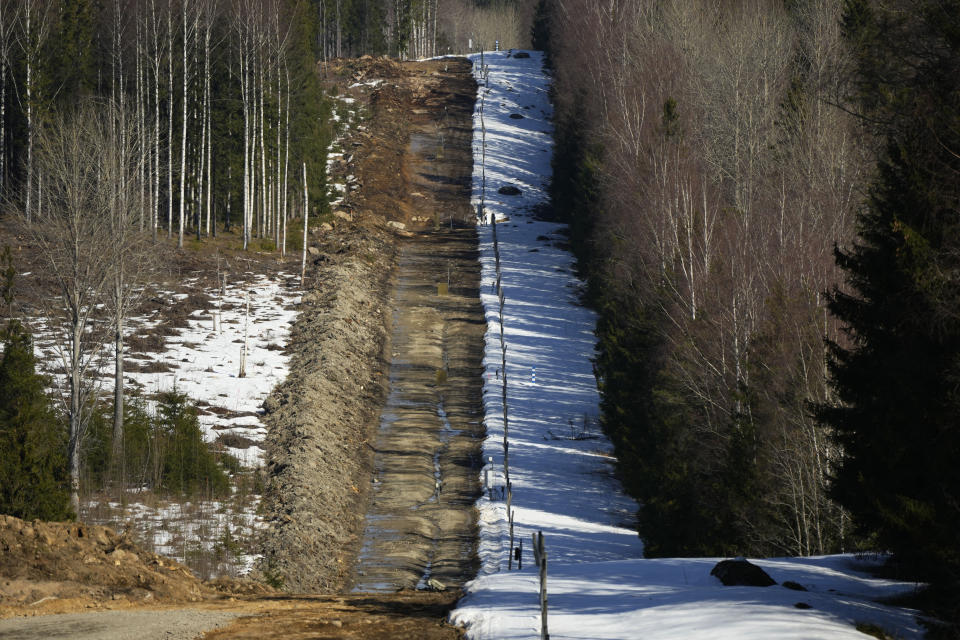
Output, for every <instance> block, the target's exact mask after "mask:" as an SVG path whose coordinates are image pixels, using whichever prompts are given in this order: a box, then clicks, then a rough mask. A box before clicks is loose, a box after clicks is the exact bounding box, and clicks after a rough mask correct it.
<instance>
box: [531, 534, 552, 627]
mask: <svg viewBox="0 0 960 640" xmlns="http://www.w3.org/2000/svg"><path fill="white" fill-rule="evenodd" d="M535 538H536V541H535V545H534V549H535V551H534V556H535V557H536V559H537V565H538V566H539V568H540V640H550V633H549V632H548V631H547V550H546V549H544V547H543V531H538V532H537V533H536V535H535Z"/></svg>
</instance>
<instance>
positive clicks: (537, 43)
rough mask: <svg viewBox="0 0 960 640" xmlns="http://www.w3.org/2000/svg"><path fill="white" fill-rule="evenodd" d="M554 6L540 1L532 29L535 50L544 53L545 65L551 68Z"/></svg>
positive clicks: (545, 0) (531, 36)
mask: <svg viewBox="0 0 960 640" xmlns="http://www.w3.org/2000/svg"><path fill="white" fill-rule="evenodd" d="M552 12H553V5H552V4H551V0H538V2H537V8H536V10H535V12H534V14H533V25H532V26H531V27H530V41H531V44H532V45H533V48H534V49H536V50H537V51H543V64H544V66H546V67H548V68H549V67H550V66H551V64H552V62H551V60H550V20H551V19H552V15H551V14H552Z"/></svg>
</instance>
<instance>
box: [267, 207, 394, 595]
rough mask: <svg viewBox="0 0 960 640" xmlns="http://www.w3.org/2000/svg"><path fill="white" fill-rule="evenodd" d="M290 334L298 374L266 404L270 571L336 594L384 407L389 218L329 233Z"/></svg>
mask: <svg viewBox="0 0 960 640" xmlns="http://www.w3.org/2000/svg"><path fill="white" fill-rule="evenodd" d="M318 249H319V251H318V256H317V257H316V258H314V261H313V262H314V265H313V269H311V271H310V290H309V291H308V292H307V293H306V294H305V295H304V296H303V302H302V306H301V309H300V314H299V315H298V316H297V320H296V323H295V324H294V325H293V327H292V328H291V335H290V342H289V344H290V349H291V351H292V355H291V362H290V374H289V375H288V376H287V379H286V381H284V383H283V384H281V385H280V386H279V387H277V388H276V389H275V390H274V391H273V393H272V394H271V395H270V397H269V398H267V401H266V402H265V403H264V408H265V409H266V411H267V415H266V419H265V420H266V423H267V427H268V429H269V432H268V435H267V439H266V447H267V458H268V460H269V462H268V465H267V471H268V472H269V474H270V482H269V486H268V488H267V491H266V492H265V493H264V503H263V507H264V513H265V514H266V519H267V522H268V525H269V531H268V535H267V536H265V541H264V550H263V553H264V557H263V561H262V565H261V570H262V573H263V575H264V577H265V578H266V579H268V580H270V581H272V582H274V583H276V584H281V585H282V586H283V587H284V588H285V589H290V590H293V591H299V592H305V591H306V592H310V591H313V592H317V591H328V590H333V589H336V588H338V587H339V586H340V584H341V583H342V581H343V578H344V576H345V575H346V573H347V571H348V570H349V568H350V566H351V558H350V556H351V554H352V552H353V546H354V545H355V543H356V539H357V535H358V529H359V525H360V523H361V522H362V518H363V512H364V507H365V505H366V500H367V492H366V487H367V485H368V478H369V475H370V470H371V468H372V449H371V446H370V444H369V441H368V438H369V437H370V434H371V429H372V427H373V425H375V423H376V417H377V412H378V410H379V407H380V405H381V404H382V402H383V396H384V381H385V375H384V372H385V370H386V364H385V362H384V355H385V348H386V342H387V330H386V310H387V306H386V297H387V295H388V291H389V286H390V276H391V274H392V272H393V262H394V255H395V252H396V248H395V245H394V239H393V234H392V233H391V232H389V231H387V227H386V224H385V223H382V222H381V224H380V225H373V224H365V225H357V226H356V227H355V228H351V229H345V228H344V227H343V226H342V225H338V227H337V229H336V230H334V231H333V232H331V233H329V234H327V235H325V236H323V239H322V242H321V244H320V245H319V247H318Z"/></svg>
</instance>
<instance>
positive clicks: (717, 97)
mask: <svg viewBox="0 0 960 640" xmlns="http://www.w3.org/2000/svg"><path fill="white" fill-rule="evenodd" d="M555 6H556V9H557V10H556V11H554V16H553V17H554V20H553V23H552V29H553V30H552V32H551V40H550V42H551V50H550V52H551V56H552V60H553V64H554V68H555V73H556V88H555V96H556V106H557V130H558V142H557V147H558V148H557V156H556V161H555V163H556V166H555V176H554V182H553V191H554V202H555V203H557V205H558V207H559V208H560V211H559V213H560V214H561V215H562V216H564V217H565V218H567V219H569V220H570V222H571V224H572V225H573V228H574V237H575V238H576V239H577V244H578V249H579V253H580V258H581V261H582V264H583V265H584V267H585V268H586V269H587V271H588V273H589V276H590V282H591V291H592V295H593V297H594V302H595V303H596V305H597V306H598V309H599V310H600V312H601V320H600V326H599V329H598V332H599V336H600V351H599V356H598V363H597V364H598V371H599V373H600V376H601V386H602V390H603V403H604V406H603V409H604V416H605V420H606V424H607V428H608V430H609V431H610V433H611V435H612V436H613V437H614V439H615V442H616V445H617V447H618V453H619V457H620V459H621V462H622V464H621V468H622V472H623V474H624V478H625V481H626V483H627V485H628V487H629V488H630V489H631V490H632V491H634V492H635V494H636V495H637V496H638V497H639V498H640V500H641V502H642V503H643V508H642V510H641V514H640V515H641V522H640V532H641V535H642V536H643V538H644V540H645V543H646V549H647V553H648V554H650V555H690V554H695V555H714V554H720V555H730V554H734V555H736V554H751V555H777V554H784V553H786V554H811V553H824V552H827V551H833V550H837V549H840V548H842V547H844V539H845V536H846V535H847V533H848V527H847V522H846V516H845V514H844V512H843V511H842V510H841V509H839V508H838V507H837V505H836V504H835V503H834V502H833V501H832V500H831V499H830V497H829V496H828V493H827V485H828V480H829V475H830V471H831V466H832V465H833V464H834V463H835V462H836V460H837V459H838V449H837V446H836V444H835V443H834V441H833V440H832V439H831V438H830V437H829V433H828V430H827V429H825V428H824V427H823V426H822V425H820V424H818V422H817V421H816V420H815V419H814V417H813V415H812V414H811V411H810V405H811V403H816V402H825V401H827V400H828V399H829V398H830V394H831V391H830V387H829V385H828V378H827V371H826V367H825V359H824V346H823V337H824V336H825V335H826V336H831V337H832V338H834V339H835V340H842V337H841V333H840V323H839V322H838V321H837V320H835V319H834V318H833V317H832V315H831V314H829V313H827V311H826V306H825V305H826V300H825V299H824V295H823V292H825V291H827V290H828V289H830V288H831V287H832V286H833V285H835V284H837V283H839V282H841V281H842V274H841V273H840V270H839V268H838V267H837V266H836V264H835V262H834V259H833V246H834V243H845V242H848V241H849V240H850V239H851V238H852V234H853V230H854V224H853V223H854V213H855V210H856V208H857V205H858V204H859V202H860V199H861V198H862V195H863V189H864V187H865V184H866V179H867V177H868V175H869V174H868V157H869V148H868V145H867V144H864V141H863V138H862V135H861V133H860V131H859V128H858V125H857V123H856V121H855V119H854V118H853V117H851V116H850V115H848V114H847V113H845V112H844V111H843V110H841V109H838V108H836V107H835V106H832V105H833V104H834V103H835V101H836V99H837V97H838V96H840V95H842V93H843V91H844V90H845V87H844V82H845V80H844V76H843V69H844V65H845V64H846V59H845V57H846V56H847V55H848V54H847V53H846V49H845V48H844V47H843V46H842V38H841V30H840V10H841V7H840V4H839V3H838V2H836V1H832V0H803V1H799V2H793V3H789V4H787V5H785V4H784V3H782V2H776V1H773V0H770V1H767V0H748V1H745V2H736V3H719V4H718V3H712V2H701V1H699V0H669V1H667V2H659V3H632V2H615V3H592V2H582V3H579V2H575V1H570V0H566V1H564V2H562V3H560V2H558V3H556V4H555ZM561 9H562V10H561ZM568 16H569V18H568ZM573 16H576V19H574V18H573ZM600 43H603V44H602V45H601V44H600Z"/></svg>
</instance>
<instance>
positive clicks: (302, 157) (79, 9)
mask: <svg viewBox="0 0 960 640" xmlns="http://www.w3.org/2000/svg"><path fill="white" fill-rule="evenodd" d="M318 29H319V26H318V25H317V24H316V20H315V12H314V11H313V7H312V5H311V3H309V2H306V1H305V0H303V1H301V0H283V1H278V2H271V3H265V2H257V1H253V0H237V1H227V0H176V1H174V0H138V1H121V0H71V1H69V2H66V1H64V0H7V1H5V2H4V3H3V5H2V7H0V181H2V182H0V192H2V193H3V194H4V195H5V196H6V198H7V199H8V200H15V201H16V202H17V204H18V207H19V208H20V209H21V210H22V213H23V214H24V215H25V216H26V218H27V219H28V220H29V219H31V218H32V217H33V216H34V215H35V214H36V211H37V208H38V207H40V206H42V201H43V189H44V179H45V176H44V167H42V166H39V165H38V156H39V155H41V154H40V149H39V148H38V145H39V144H40V141H42V140H43V134H44V132H45V131H49V130H50V129H51V128H52V127H54V126H56V125H57V123H58V122H62V117H61V116H62V114H63V112H64V111H68V110H71V109H74V108H75V106H76V105H77V104H78V103H81V102H83V101H85V100H91V99H97V100H101V101H108V102H109V103H110V104H111V105H113V106H114V107H115V108H116V109H117V110H118V112H119V113H120V120H121V127H122V128H124V129H125V130H126V131H127V132H128V133H129V135H131V136H133V139H134V141H135V144H134V145H133V146H132V147H131V152H134V153H136V154H137V155H138V157H139V158H138V160H137V163H136V164H137V167H136V176H135V180H136V185H137V188H136V190H135V193H134V194H133V195H135V196H136V197H137V199H138V204H139V206H138V207H137V211H136V216H137V218H138V227H139V228H140V229H150V230H151V231H152V233H153V235H154V238H156V236H157V235H158V233H166V235H168V236H170V235H176V236H177V239H178V245H179V246H183V238H184V235H185V234H187V233H193V234H195V235H196V236H197V238H198V239H199V238H201V237H203V236H210V235H215V234H216V233H217V230H218V226H219V227H220V228H226V229H230V227H231V226H236V227H238V228H242V229H243V230H244V232H243V233H244V244H245V245H246V244H247V243H248V242H249V239H250V237H253V236H259V237H266V238H273V239H275V240H279V230H280V226H281V224H280V222H281V221H282V220H283V218H284V216H286V215H290V213H291V212H290V210H291V208H293V207H297V206H298V205H299V203H301V202H302V200H301V199H299V198H291V197H290V195H289V194H290V193H302V192H303V190H302V187H301V186H300V185H299V180H300V178H299V176H300V175H301V171H299V169H300V167H301V164H302V163H306V164H307V167H308V176H309V180H310V185H309V186H310V193H311V197H312V198H313V199H314V201H315V204H322V201H323V198H324V195H325V188H324V185H325V182H324V172H325V161H326V146H327V145H328V144H329V142H330V140H331V130H330V121H329V111H330V109H329V105H328V104H327V103H326V102H325V101H324V100H323V97H322V95H321V91H320V86H319V79H318V77H317V74H316V71H315V60H316V56H317V52H316V51H315V41H316V37H317V31H318ZM291 166H292V167H293V168H292V169H291ZM300 208H302V206H301V207H300ZM218 221H219V225H218V224H217V223H218ZM277 244H279V242H278V243H277Z"/></svg>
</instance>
